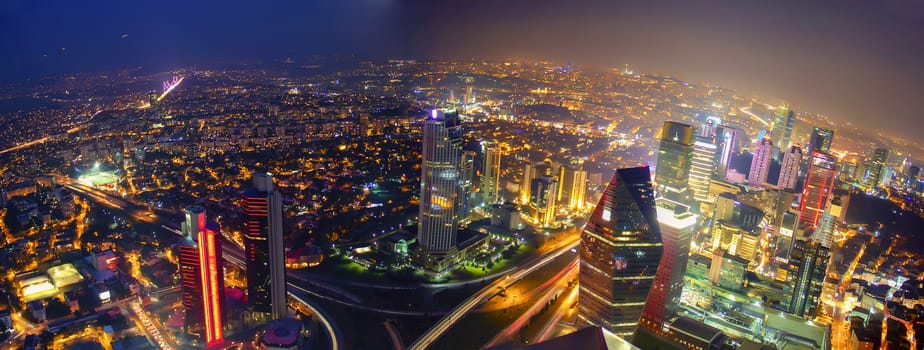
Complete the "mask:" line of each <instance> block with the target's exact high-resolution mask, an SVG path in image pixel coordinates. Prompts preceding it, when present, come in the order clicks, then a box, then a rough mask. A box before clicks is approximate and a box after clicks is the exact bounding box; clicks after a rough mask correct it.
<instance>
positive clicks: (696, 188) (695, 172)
mask: <svg viewBox="0 0 924 350" xmlns="http://www.w3.org/2000/svg"><path fill="white" fill-rule="evenodd" d="M714 130H715V129H713V128H712V125H711V124H707V125H706V127H703V128H702V129H700V133H699V135H698V136H696V142H694V143H693V161H692V162H691V163H690V189H691V190H692V191H693V199H694V200H696V201H697V202H705V201H706V199H707V197H708V196H709V183H710V182H711V181H712V174H713V172H714V171H715V166H716V154H717V148H718V147H717V146H716V144H715V135H714V134H713V132H714ZM692 208H693V210H694V211H696V212H699V205H694V206H693V207H692Z"/></svg>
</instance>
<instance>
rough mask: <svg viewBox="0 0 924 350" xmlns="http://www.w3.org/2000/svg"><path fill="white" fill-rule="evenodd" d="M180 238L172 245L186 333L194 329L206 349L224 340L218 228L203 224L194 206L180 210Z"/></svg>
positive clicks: (202, 212)
mask: <svg viewBox="0 0 924 350" xmlns="http://www.w3.org/2000/svg"><path fill="white" fill-rule="evenodd" d="M183 213H184V214H185V215H186V220H185V221H184V222H183V223H182V228H183V234H184V236H185V237H184V238H183V239H182V240H181V241H180V243H178V244H177V245H176V248H177V255H178V256H179V269H180V284H181V286H182V288H183V308H184V309H185V311H186V324H185V325H184V326H185V328H186V331H187V332H188V331H189V330H190V329H191V328H192V329H196V330H198V333H199V334H200V336H201V337H202V340H203V341H205V343H206V344H207V345H208V346H212V345H215V344H218V343H221V342H222V339H223V338H224V336H223V332H222V325H223V324H224V314H223V313H222V310H223V309H224V302H225V281H224V270H223V269H222V263H223V261H222V260H221V242H219V241H218V236H219V235H220V233H219V231H220V228H219V226H218V224H217V223H215V222H206V219H205V208H203V207H201V206H198V205H194V206H190V207H188V208H186V209H184V210H183Z"/></svg>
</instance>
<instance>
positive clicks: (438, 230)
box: [417, 109, 466, 255]
mask: <svg viewBox="0 0 924 350" xmlns="http://www.w3.org/2000/svg"><path fill="white" fill-rule="evenodd" d="M422 143H423V166H421V176H420V218H419V223H418V226H417V242H418V244H419V245H420V249H421V250H422V251H424V252H426V254H427V255H431V254H436V255H439V254H445V253H448V252H449V251H450V250H451V249H452V248H454V247H455V246H456V233H457V231H458V228H459V221H460V220H461V219H462V218H461V217H460V214H461V211H462V209H460V208H462V207H463V202H464V201H465V198H466V194H465V193H463V191H462V182H463V179H462V178H463V169H462V158H463V157H462V153H463V150H462V124H461V122H460V120H459V114H458V112H456V111H455V110H448V111H443V110H438V109H434V110H433V111H432V114H431V115H430V117H429V118H427V120H426V121H425V122H424V126H423V142H422Z"/></svg>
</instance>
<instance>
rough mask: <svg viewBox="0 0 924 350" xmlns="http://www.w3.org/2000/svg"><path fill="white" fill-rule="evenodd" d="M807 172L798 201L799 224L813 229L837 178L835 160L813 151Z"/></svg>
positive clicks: (825, 154) (832, 157) (829, 198)
mask: <svg viewBox="0 0 924 350" xmlns="http://www.w3.org/2000/svg"><path fill="white" fill-rule="evenodd" d="M809 161H810V162H811V163H810V164H809V171H808V174H807V177H806V179H805V186H804V187H803V188H802V196H801V198H800V200H799V212H800V217H799V222H800V223H801V224H805V225H808V226H810V227H811V228H813V229H814V228H815V227H816V226H817V225H818V220H819V219H821V215H822V214H824V210H825V207H827V205H828V201H829V200H831V191H832V189H833V188H834V181H835V180H836V176H837V159H836V158H834V156H832V155H830V154H827V153H823V152H818V151H814V152H812V157H811V158H810V159H809Z"/></svg>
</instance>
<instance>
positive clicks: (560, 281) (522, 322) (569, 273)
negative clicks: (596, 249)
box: [484, 257, 578, 348]
mask: <svg viewBox="0 0 924 350" xmlns="http://www.w3.org/2000/svg"><path fill="white" fill-rule="evenodd" d="M577 274H578V259H577V257H575V259H574V261H572V262H571V263H570V264H568V266H566V267H565V268H564V269H562V270H561V271H560V272H559V273H557V274H556V275H555V276H553V277H552V278H550V279H549V280H548V281H547V282H546V283H544V284H543V285H541V286H539V287H537V288H536V290H541V291H542V292H543V293H542V294H541V295H539V296H538V299H535V301H533V302H532V305H531V306H530V307H529V309H527V310H526V312H524V313H523V314H521V315H520V317H517V319H516V320H514V321H513V322H512V323H511V324H510V325H509V326H507V328H505V329H504V330H502V331H501V332H500V333H498V334H497V335H496V336H495V337H494V338H493V339H491V341H489V342H488V343H487V344H486V345H485V346H484V347H486V348H490V347H493V346H497V345H501V344H503V343H505V342H508V341H517V340H518V339H517V337H516V335H517V334H519V333H520V330H521V329H523V327H526V325H527V323H529V321H530V319H532V318H533V316H535V315H537V314H539V313H540V312H541V311H542V309H543V308H544V307H545V305H546V304H547V303H548V302H549V301H551V300H552V299H553V298H555V297H557V296H559V294H560V293H561V292H562V291H564V290H565V289H567V288H568V281H570V280H572V279H574V278H575V277H577ZM574 290H575V291H576V290H577V288H575V289H574ZM524 299H530V300H532V299H534V298H524ZM552 326H553V324H546V325H545V327H544V329H545V328H551V327H552Z"/></svg>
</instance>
